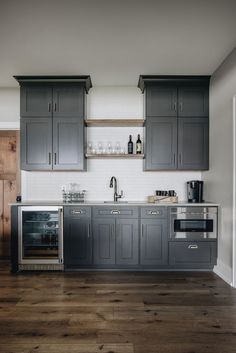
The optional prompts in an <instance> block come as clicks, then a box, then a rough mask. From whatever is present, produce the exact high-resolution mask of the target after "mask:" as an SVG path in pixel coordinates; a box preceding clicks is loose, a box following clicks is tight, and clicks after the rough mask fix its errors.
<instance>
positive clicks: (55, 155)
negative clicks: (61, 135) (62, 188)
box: [54, 153, 57, 165]
mask: <svg viewBox="0 0 236 353" xmlns="http://www.w3.org/2000/svg"><path fill="white" fill-rule="evenodd" d="M54 164H55V165H56V164H57V154H56V153H54Z"/></svg>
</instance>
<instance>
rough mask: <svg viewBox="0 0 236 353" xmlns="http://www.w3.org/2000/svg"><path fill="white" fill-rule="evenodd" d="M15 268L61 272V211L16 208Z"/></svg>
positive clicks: (60, 208) (46, 208) (43, 207)
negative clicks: (16, 251)
mask: <svg viewBox="0 0 236 353" xmlns="http://www.w3.org/2000/svg"><path fill="white" fill-rule="evenodd" d="M18 229H19V234H18V236H19V242H18V244H19V248H18V258H19V269H20V270H37V269H40V270H43V269H45V270H56V269H59V270H60V269H63V208H62V207H58V206H25V207H19V228H18Z"/></svg>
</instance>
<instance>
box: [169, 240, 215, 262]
mask: <svg viewBox="0 0 236 353" xmlns="http://www.w3.org/2000/svg"><path fill="white" fill-rule="evenodd" d="M216 258H217V243H216V241H170V242H169V264H170V265H172V266H174V267H179V268H181V267H182V268H212V267H213V266H214V265H215V264H216Z"/></svg>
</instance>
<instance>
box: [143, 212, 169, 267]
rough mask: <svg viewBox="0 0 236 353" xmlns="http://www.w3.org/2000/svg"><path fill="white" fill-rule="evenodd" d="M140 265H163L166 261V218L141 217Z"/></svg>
mask: <svg viewBox="0 0 236 353" xmlns="http://www.w3.org/2000/svg"><path fill="white" fill-rule="evenodd" d="M140 246H141V249H140V250H141V251H140V253H141V259H140V263H141V265H152V266H156V265H165V264H167V263H168V239H167V220H166V219H142V221H141V244H140Z"/></svg>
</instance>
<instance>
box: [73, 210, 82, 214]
mask: <svg viewBox="0 0 236 353" xmlns="http://www.w3.org/2000/svg"><path fill="white" fill-rule="evenodd" d="M72 213H73V214H82V211H80V210H73V211H72Z"/></svg>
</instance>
